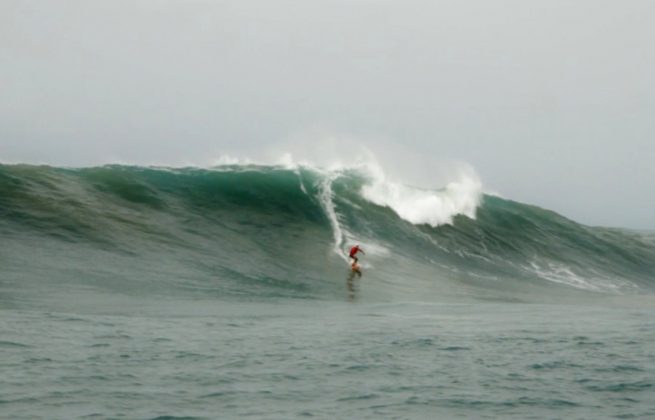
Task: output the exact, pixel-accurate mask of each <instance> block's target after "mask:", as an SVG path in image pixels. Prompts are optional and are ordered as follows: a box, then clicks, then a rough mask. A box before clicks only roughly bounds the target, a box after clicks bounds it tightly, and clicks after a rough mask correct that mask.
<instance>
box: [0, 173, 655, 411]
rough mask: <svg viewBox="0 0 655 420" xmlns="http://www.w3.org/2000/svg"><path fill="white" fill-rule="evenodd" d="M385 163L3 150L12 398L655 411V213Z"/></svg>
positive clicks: (0, 396) (0, 215)
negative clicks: (649, 225)
mask: <svg viewBox="0 0 655 420" xmlns="http://www.w3.org/2000/svg"><path fill="white" fill-rule="evenodd" d="M372 182H374V180H371V179H370V178H369V177H368V176H367V175H366V174H364V173H361V172H358V171H354V170H346V171H340V172H331V173H326V172H325V171H319V170H316V169H311V168H294V169H285V168H278V167H254V166H247V167H243V166H234V167H221V168H216V169H213V170H203V169H197V168H186V169H165V168H138V167H122V166H109V167H101V168H87V169H63V168H52V167H36V166H26V165H14V166H9V165H0V238H2V246H1V247H0V417H1V418H7V419H21V418H62V419H63V418H66V419H68V418H129V419H154V418H241V417H250V418H264V419H288V418H297V417H312V418H320V419H323V418H325V419H328V418H329V419H333V418H363V419H366V418H371V419H373V418H375V419H379V418H399V419H405V418H408V419H423V418H430V419H432V418H444V419H449V418H467V419H468V418H521V419H527V418H530V419H553V418H567V419H592V418H593V419H597V418H653V417H655V398H654V395H655V392H654V390H655V380H654V379H653V378H655V352H653V350H652V349H653V348H655V321H653V320H654V319H655V317H654V315H655V299H654V298H653V287H654V285H655V282H654V279H655V240H654V239H655V238H654V237H653V234H652V233H648V232H634V231H627V230H621V229H608V228H599V227H589V226H584V225H580V224H578V223H575V222H573V221H571V220H568V219H566V218H563V217H561V216H559V215H557V214H556V213H553V212H550V211H547V210H544V209H540V208H537V207H534V206H529V205H525V204H521V203H516V202H513V201H510V200H506V199H502V198H499V197H492V196H483V195H482V196H480V197H479V202H477V209H476V211H475V218H472V217H469V216H466V215H464V214H462V213H461V212H459V210H457V211H455V212H454V213H453V214H452V217H453V219H452V224H443V225H435V226H432V225H430V223H427V222H426V223H412V222H410V221H408V220H407V219H406V218H403V217H399V214H402V206H401V207H398V206H397V205H396V204H397V203H396V202H393V201H389V203H390V204H389V205H381V204H379V203H378V204H376V203H374V202H372V201H371V199H376V198H375V197H373V198H371V197H368V198H367V197H366V194H365V193H363V188H365V187H366V186H367V185H370V184H371V183H372ZM421 194H423V195H421ZM426 194H427V195H426ZM458 194H459V195H458ZM461 194H469V192H465V193H461V192H454V190H453V189H452V188H444V189H443V190H437V191H420V192H415V191H414V192H412V194H410V195H411V196H412V197H415V196H416V197H419V199H420V200H423V199H425V198H426V197H428V198H429V199H431V200H432V201H433V202H435V203H437V204H439V205H441V206H442V207H444V208H448V207H449V206H450V205H451V204H453V203H457V202H460V201H461V200H462V195H461ZM470 194H475V192H472V193H470ZM383 198H384V197H383ZM387 198H389V197H387ZM464 198H466V199H475V198H476V197H474V196H466V197H464ZM401 204H402V203H401ZM417 206H418V204H417ZM399 209H400V210H399ZM431 209H432V208H431ZM437 210H439V209H437ZM398 212H400V213H398ZM463 212H464V213H466V212H465V211H463ZM444 214H445V216H444V217H446V216H448V214H446V213H444ZM442 215H443V214H442ZM355 242H357V243H360V244H362V246H363V248H364V249H365V250H366V251H367V253H366V255H364V256H362V263H363V266H364V276H363V277H362V278H361V279H358V278H351V277H350V276H349V273H348V267H347V264H346V262H345V258H344V257H345V256H344V251H345V250H346V249H347V248H348V246H349V245H351V244H352V243H355Z"/></svg>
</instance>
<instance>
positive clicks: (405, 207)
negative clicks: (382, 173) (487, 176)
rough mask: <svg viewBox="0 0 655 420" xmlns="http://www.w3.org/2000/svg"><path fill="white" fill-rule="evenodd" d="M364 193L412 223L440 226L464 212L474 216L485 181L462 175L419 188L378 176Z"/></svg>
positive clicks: (363, 189)
mask: <svg viewBox="0 0 655 420" xmlns="http://www.w3.org/2000/svg"><path fill="white" fill-rule="evenodd" d="M362 195H363V196H364V197H365V198H366V199H367V200H369V201H370V202H372V203H375V204H377V205H379V206H387V207H389V208H391V209H393V210H394V211H395V212H396V214H398V216H399V217H401V218H402V219H404V220H406V221H408V222H410V223H412V224H428V225H430V226H432V227H437V226H440V225H443V224H452V223H453V218H454V217H455V216H457V215H460V214H463V215H465V216H467V217H470V218H471V219H475V214H476V209H477V208H478V205H479V204H480V200H481V197H482V183H481V182H480V180H479V179H478V178H477V176H474V175H469V176H463V177H462V178H461V179H460V180H459V181H453V182H451V183H449V184H448V185H446V187H445V188H443V189H441V190H426V189H419V188H415V187H411V186H407V185H403V184H401V183H397V182H390V181H386V180H375V181H374V182H373V183H372V184H369V185H364V186H363V187H362Z"/></svg>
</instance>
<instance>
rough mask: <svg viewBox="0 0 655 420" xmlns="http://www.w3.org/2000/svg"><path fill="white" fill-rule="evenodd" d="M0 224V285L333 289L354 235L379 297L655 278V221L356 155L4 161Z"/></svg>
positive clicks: (574, 287)
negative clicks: (201, 162)
mask: <svg viewBox="0 0 655 420" xmlns="http://www.w3.org/2000/svg"><path fill="white" fill-rule="evenodd" d="M0 235H1V237H2V240H3V246H2V250H1V251H0V262H1V265H0V279H2V286H3V289H4V295H7V294H8V293H9V294H11V293H10V292H11V291H17V290H20V291H22V292H21V293H22V295H21V296H29V295H30V291H37V293H39V294H49V293H50V294H57V293H63V292H62V290H67V291H75V290H77V291H79V290H92V291H111V292H115V293H119V294H125V295H130V296H140V295H144V296H145V295H156V296H160V295H178V294H183V295H189V296H194V297H198V298H241V299H261V298H271V297H285V298H286V297H293V298H309V299H331V298H335V297H337V296H341V295H342V294H343V290H344V279H345V278H346V277H347V275H348V266H347V265H346V263H345V260H346V258H345V250H346V249H347V248H348V247H349V246H351V245H352V244H354V243H359V244H361V246H362V248H363V249H364V250H365V251H366V255H365V256H363V258H362V259H361V260H362V262H363V267H364V272H365V274H364V277H363V279H362V281H361V282H360V284H361V285H362V286H361V287H365V288H366V295H367V297H368V298H370V299H374V300H375V299H381V300H390V299H391V300H394V299H395V300H403V299H420V300H429V301H433V300H451V301H456V300H466V299H473V300H485V299H501V300H504V299H505V300H508V301H511V300H528V301H540V300H542V299H544V296H551V297H554V298H556V299H559V298H561V297H563V296H571V295H572V294H574V295H580V294H585V295H589V294H594V295H597V294H598V293H604V294H610V295H615V294H642V293H652V291H653V289H654V286H655V283H654V280H653V279H655V237H654V236H653V235H651V234H648V233H640V232H633V231H627V230H620V229H609V228H598V227H588V226H584V225H580V224H577V223H575V222H573V221H571V220H568V219H566V218H564V217H562V216H559V215H557V214H556V213H554V212H551V211H548V210H544V209H541V208H538V207H534V206H529V205H525V204H520V203H517V202H514V201H510V200H505V199H502V198H499V197H496V196H489V195H482V194H481V193H480V186H479V182H478V181H476V180H475V179H472V178H466V177H465V178H463V179H462V180H461V181H458V182H454V183H451V184H449V185H447V186H446V187H445V188H443V189H441V190H420V189H415V188H411V187H407V186H403V185H401V184H394V183H391V182H388V181H385V180H384V179H383V178H375V177H372V176H371V175H370V174H367V173H366V172H365V171H360V170H356V169H346V170H337V171H324V170H319V169H315V168H311V167H292V168H285V167H275V166H256V165H231V166H221V167H218V168H214V169H198V168H181V169H165V168H144V167H131V166H104V167H96V168H85V169H65V168H54V167H44V166H27V165H0ZM364 285H365V286H364ZM64 286H68V287H64ZM62 288H63V289H62ZM18 295H20V293H18V292H16V293H14V294H11V296H14V297H15V296H18ZM26 298H27V297H26Z"/></svg>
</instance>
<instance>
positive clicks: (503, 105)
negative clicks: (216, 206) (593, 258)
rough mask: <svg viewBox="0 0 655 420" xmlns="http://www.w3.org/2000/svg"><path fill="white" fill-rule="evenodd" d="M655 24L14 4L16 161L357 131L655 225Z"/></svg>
mask: <svg viewBox="0 0 655 420" xmlns="http://www.w3.org/2000/svg"><path fill="white" fill-rule="evenodd" d="M654 22H655V2H654V1H651V0H643V1H639V0H628V1H615V0H611V1H601V0H593V1H582V0H577V1H570V0H565V1H559V0H543V1H525V0H496V1H491V0H480V1H466V0H453V1H438V0H430V1H408V0H402V1H401V0H397V1H386V0H347V1H337V0H334V1H322V0H295V1H283V0H280V1H277V0H275V1H274V0H262V1H248V0H236V1H221V0H203V1H200V0H189V1H163V0H150V1H135V0H128V1H117V0H108V1H101V0H96V1H88V0H79V1H57V0H52V1H38V0H37V1H20V0H19V1H14V0H0V161H1V162H9V163H16V162H31V163H50V164H58V165H73V166H80V165H95V164H102V163H107V162H123V163H140V164H170V165H181V164H187V163H198V164H208V163H210V162H212V161H213V159H216V158H218V157H219V156H221V155H225V154H228V155H231V156H241V157H246V156H247V157H252V158H258V157H260V156H263V153H264V152H266V153H269V152H271V151H276V150H277V151H280V152H282V151H284V149H285V147H287V145H289V144H293V143H294V142H295V143H298V142H304V143H305V144H306V145H308V144H312V143H313V142H316V143H320V142H322V141H324V139H325V138H338V139H341V140H340V141H341V144H347V143H348V142H353V143H358V144H363V145H366V146H367V147H368V148H369V149H371V150H372V151H373V152H374V153H375V154H379V155H381V156H385V155H386V156H389V154H390V153H389V151H393V154H394V156H397V157H396V159H398V160H403V161H404V163H405V164H407V161H411V159H418V158H416V156H420V159H422V160H423V163H422V165H424V166H425V162H426V161H427V162H434V166H438V165H439V164H440V162H445V161H448V160H459V161H464V162H468V163H469V164H471V165H472V166H473V167H474V168H475V169H476V171H477V172H478V174H479V176H480V178H481V179H482V182H483V184H484V185H485V187H486V188H488V189H489V190H493V191H496V192H499V193H500V194H502V195H503V196H505V197H508V198H512V199H516V200H519V201H524V202H528V203H532V204H537V205H540V206H542V207H546V208H549V209H553V210H555V211H558V212H559V213H562V214H564V215H565V216H568V217H571V218H573V219H575V220H578V221H581V222H584V223H588V224H600V225H610V226H625V227H635V228H650V229H653V228H655V169H654V162H655V24H654ZM344 139H345V140H344ZM342 148H343V149H344V150H343V151H344V154H347V153H348V149H347V147H344V146H342ZM403 151H405V152H407V153H403ZM387 161H388V159H387ZM426 176H427V175H426ZM435 186H436V185H435Z"/></svg>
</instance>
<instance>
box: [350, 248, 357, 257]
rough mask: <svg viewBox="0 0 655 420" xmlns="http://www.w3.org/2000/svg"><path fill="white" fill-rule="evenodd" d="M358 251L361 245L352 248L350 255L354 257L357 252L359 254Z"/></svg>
mask: <svg viewBox="0 0 655 420" xmlns="http://www.w3.org/2000/svg"><path fill="white" fill-rule="evenodd" d="M358 252H359V246H354V247H352V248H350V256H351V257H354V256H355V254H357V253H358Z"/></svg>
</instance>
